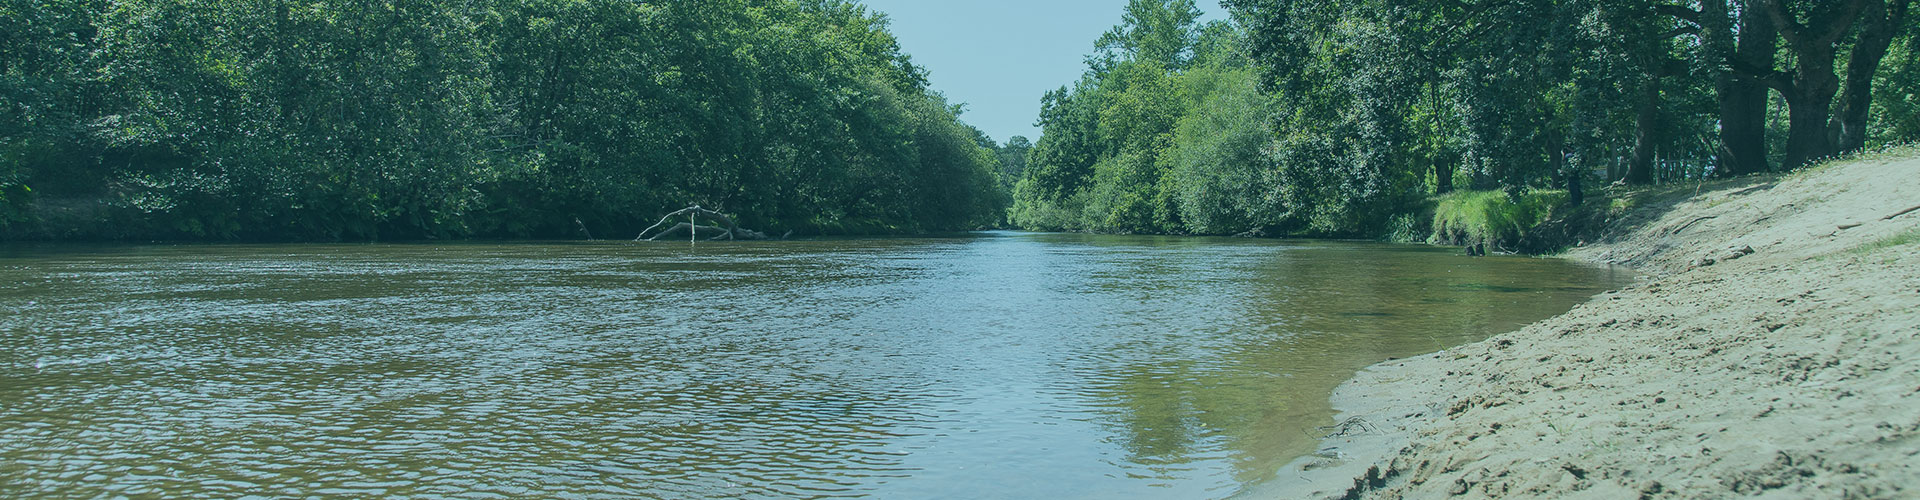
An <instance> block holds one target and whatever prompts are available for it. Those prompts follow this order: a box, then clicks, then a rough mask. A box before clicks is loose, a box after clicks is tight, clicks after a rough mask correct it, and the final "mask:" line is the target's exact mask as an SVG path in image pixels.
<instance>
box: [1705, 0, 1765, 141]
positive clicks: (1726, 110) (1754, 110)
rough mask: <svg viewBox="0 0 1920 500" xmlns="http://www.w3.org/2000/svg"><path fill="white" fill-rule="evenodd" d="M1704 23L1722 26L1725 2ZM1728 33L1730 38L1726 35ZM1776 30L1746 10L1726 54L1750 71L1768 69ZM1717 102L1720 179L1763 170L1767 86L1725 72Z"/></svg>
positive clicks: (1759, 15) (1718, 85)
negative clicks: (1724, 176) (1723, 176)
mask: <svg viewBox="0 0 1920 500" xmlns="http://www.w3.org/2000/svg"><path fill="white" fill-rule="evenodd" d="M1707 4H1709V5H1711V4H1719V6H1720V10H1721V12H1718V13H1717V14H1718V16H1717V17H1713V15H1712V14H1709V15H1708V16H1707V17H1709V18H1710V19H1718V20H1719V22H1722V23H1724V22H1725V20H1726V19H1727V14H1726V13H1725V12H1724V10H1725V3H1724V2H1715V1H1709V2H1707ZM1728 35H1731V34H1730V33H1729V34H1728ZM1779 38H1780V32H1779V31H1778V30H1777V29H1775V27H1774V25H1773V21H1772V20H1770V19H1767V15H1766V14H1765V13H1761V12H1757V11H1756V10H1755V9H1751V8H1749V9H1746V10H1745V11H1743V12H1741V13H1740V36H1739V41H1738V42H1736V43H1735V47H1734V48H1733V53H1732V54H1731V55H1730V56H1729V57H1731V58H1732V59H1733V60H1734V61H1735V62H1736V64H1734V66H1736V67H1738V66H1743V65H1744V66H1745V67H1751V68H1772V67H1773V59H1774V52H1775V49H1776V47H1775V42H1776V41H1778V40H1779ZM1715 89H1716V90H1717V94H1718V97H1719V98H1720V99H1719V100H1720V145H1721V148H1722V149H1721V156H1722V157H1721V161H1720V167H1721V168H1720V173H1721V174H1722V175H1743V174H1754V173H1760V172H1766V171H1767V170H1770V168H1769V165H1768V164H1767V86H1766V84H1765V83H1764V82H1761V81H1760V79H1758V78H1755V77H1754V76H1752V75H1748V74H1745V73H1742V72H1739V71H1725V72H1722V73H1721V74H1720V76H1719V77H1718V79H1717V81H1716V82H1715Z"/></svg>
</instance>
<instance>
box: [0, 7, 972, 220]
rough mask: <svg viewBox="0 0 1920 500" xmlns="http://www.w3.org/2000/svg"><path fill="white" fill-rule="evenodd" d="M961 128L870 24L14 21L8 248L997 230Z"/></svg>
mask: <svg viewBox="0 0 1920 500" xmlns="http://www.w3.org/2000/svg"><path fill="white" fill-rule="evenodd" d="M957 112H958V108H957V107H955V106H952V105H949V104H948V103H946V102H945V100H944V99H943V98H942V97H941V96H939V95H938V94H937V93H934V92H931V91H930V90H929V89H928V84H927V77H926V72H925V71H924V70H923V69H921V68H919V67H917V66H915V65H914V64H913V62H912V61H911V59H910V58H909V57H908V56H907V55H906V54H904V53H903V52H902V51H901V50H900V48H899V46H898V43H897V42H896V41H895V39H894V38H893V36H892V35H891V34H889V33H888V32H887V30H886V21H885V18H884V17H883V16H881V15H878V14H876V13H873V12H870V11H868V10H867V9H866V8H865V7H863V6H861V5H859V4H858V3H855V2H851V1H841V0H698V1H669V2H634V1H628V0H512V1H508V0H463V1H458V2H456V1H448V0H386V1H380V2H370V1H364V0H241V1H213V0H115V1H106V0H3V1H0V237H5V238H8V239H153V238H160V239H211V240H229V239H245V240H322V241H326V240H375V239H419V238H460V237H569V238H570V237H579V236H581V235H582V234H583V233H592V234H596V235H603V236H604V235H620V234H622V233H626V232H632V231H637V230H638V229H639V228H641V227H645V226H646V225H647V224H648V223H651V222H652V218H654V217H657V216H658V215H659V214H661V213H664V212H667V211H670V210H671V209H674V208H679V207H683V206H686V205H689V204H699V205H703V206H706V207H709V208H713V209H716V210H720V211H723V212H726V213H730V214H734V215H736V216H737V218H738V219H739V221H740V223H741V224H742V225H745V226H749V227H754V228H757V229H763V230H797V231H798V232H799V233H801V234H809V233H843V232H860V233H876V232H904V231H939V230H960V229H972V228H978V227H983V226H990V225H994V224H998V223H999V221H1000V220H1001V219H1002V217H1003V214H1004V207H1005V206H1006V205H1007V203H1008V200H1007V197H1006V194H1005V190H1004V189H1003V188H1002V187H1001V186H1002V185H1003V184H1005V183H1006V181H1004V180H1003V179H1002V178H1001V173H1000V172H999V169H1000V168H1001V164H1002V162H1001V161H1000V160H999V159H998V158H997V157H996V151H995V150H993V149H989V148H984V147H982V144H981V141H980V140H979V138H980V137H982V135H981V134H980V133H979V131H977V130H974V129H973V128H972V127H969V126H967V125H966V124H964V123H962V122H961V121H959V120H958V119H957V118H956V114H957ZM776 234H778V233H776Z"/></svg>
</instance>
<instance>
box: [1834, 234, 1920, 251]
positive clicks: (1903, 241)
mask: <svg viewBox="0 0 1920 500" xmlns="http://www.w3.org/2000/svg"><path fill="white" fill-rule="evenodd" d="M1916 243H1920V229H1911V230H1908V231H1907V232H1904V233H1900V234H1896V235H1893V236H1888V237H1885V238H1881V239H1879V240H1875V241H1872V242H1868V243H1866V244H1863V245H1860V246H1857V247H1853V248H1849V249H1847V253H1850V254H1853V255H1867V254H1871V253H1874V252H1878V251H1881V250H1886V249H1889V248H1894V247H1903V246H1907V245H1913V244H1916Z"/></svg>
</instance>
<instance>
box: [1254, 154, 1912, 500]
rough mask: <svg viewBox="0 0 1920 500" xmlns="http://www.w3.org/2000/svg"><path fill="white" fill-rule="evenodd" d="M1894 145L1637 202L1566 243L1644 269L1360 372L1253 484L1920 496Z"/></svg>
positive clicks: (1513, 493) (1906, 257)
mask: <svg viewBox="0 0 1920 500" xmlns="http://www.w3.org/2000/svg"><path fill="white" fill-rule="evenodd" d="M1887 156H1890V158H1888V157H1883V158H1879V159H1867V160H1855V161H1850V162H1841V163H1837V164H1830V165H1827V166H1822V167H1816V168H1814V169H1810V170H1807V171H1804V172H1799V173H1795V174H1789V175H1785V176H1776V177H1771V178H1755V179H1748V180H1745V181H1737V182H1732V183H1721V184H1719V185H1716V187H1715V188H1713V189H1704V190H1703V191H1702V192H1699V193H1698V194H1692V195H1687V196H1678V197H1675V198H1674V199H1673V200H1670V201H1668V202H1666V203H1662V204H1657V205H1655V206H1649V207H1643V208H1641V209H1637V210H1636V211H1635V212H1634V213H1632V214H1630V215H1628V216H1626V217H1623V218H1621V219H1620V220H1619V221H1618V222H1617V223H1616V225H1615V226H1613V227H1611V228H1609V229H1608V230H1607V231H1606V234H1605V235H1604V236H1603V237H1602V238H1601V241H1599V242H1597V243H1594V244H1590V245H1587V246H1585V247H1583V248H1578V249H1575V250H1573V251H1570V252H1568V255H1567V256H1568V257H1571V258H1576V259H1584V260H1589V261H1594V262H1607V263H1617V264H1624V265H1628V266H1631V267H1633V268H1635V269H1638V270H1640V271H1642V272H1644V273H1646V274H1647V276H1646V277H1645V278H1643V279H1642V280H1641V282H1640V283H1638V284H1636V285H1633V286H1630V287H1628V288H1626V289H1623V290H1619V291H1616V292H1610V293H1606V294H1602V295H1600V296H1597V297H1595V298H1593V299H1592V300H1590V301H1589V302H1587V303H1585V304H1582V305H1579V306H1576V307H1575V308H1574V309H1573V310H1571V311H1569V312H1567V313H1566V314H1563V315H1561V316H1557V317H1554V318H1551V319H1548V320H1544V321H1541V322H1539V323H1535V324H1533V325H1529V326H1527V327H1525V328H1523V329H1521V330H1519V331H1516V332H1511V333H1507V334H1502V335H1498V336H1495V337H1493V338H1490V339H1488V340H1486V341H1483V342H1479V343H1475V344H1469V345H1466V346H1462V347H1459V348H1455V349H1450V350H1447V351H1442V352H1439V353H1434V354H1429V355H1426V356H1420V357H1415V358H1410V359H1405V360H1396V361H1389V362H1386V363H1381V364H1379V365H1375V366H1373V367H1370V368H1368V369H1366V370H1364V371H1362V372H1361V373H1359V374H1358V375H1356V376H1355V378H1354V379H1352V380H1350V381H1348V382H1347V383H1345V384H1343V385H1342V386H1341V387H1340V388H1339V389H1338V390H1336V391H1335V393H1334V396H1333V398H1332V402H1333V405H1334V407H1335V408H1337V409H1339V410H1340V411H1341V413H1340V415H1338V416H1337V417H1336V419H1337V420H1338V421H1339V423H1340V425H1338V426H1336V427H1335V430H1336V432H1335V433H1334V435H1332V436H1329V437H1328V439H1327V440H1326V441H1325V442H1323V443H1322V446H1321V451H1320V453H1318V454H1316V455H1314V456H1309V457H1305V458H1302V459H1300V460H1296V461H1295V462H1293V463H1292V464H1289V465H1288V466H1287V467H1286V468H1284V469H1283V470H1282V471H1281V472H1280V473H1279V475H1278V476H1277V477H1276V478H1275V479H1274V480H1273V481H1271V482H1269V483H1266V484H1262V485H1260V486H1258V487H1256V488H1254V489H1252V490H1250V491H1247V492H1245V493H1244V494H1243V496H1247V497H1264V498H1451V497H1459V498H1703V497H1704V498H1724V497H1736V496H1738V497H1758V498H1920V243H1915V242H1914V240H1915V238H1914V236H1915V235H1916V234H1920V211H1914V212H1907V213H1904V214H1900V215H1897V216H1895V215H1894V214H1897V213H1900V212H1902V211H1903V210H1905V209H1908V208H1912V207H1914V206H1920V182H1917V181H1916V179H1920V155H1915V154H1913V152H1912V150H1911V149H1909V150H1907V151H1906V152H1904V153H1902V154H1896V155H1887ZM1703 187H1704V186H1703Z"/></svg>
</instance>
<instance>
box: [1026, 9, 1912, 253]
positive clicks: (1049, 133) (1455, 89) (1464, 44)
mask: <svg viewBox="0 0 1920 500" xmlns="http://www.w3.org/2000/svg"><path fill="white" fill-rule="evenodd" d="M1223 3H1224V4H1226V5H1227V6H1228V7H1229V8H1230V10H1231V11H1232V12H1233V14H1234V18H1235V22H1234V23H1231V24H1228V23H1213V24H1209V25H1204V26H1203V25H1199V24H1198V23H1197V21H1196V16H1194V15H1192V14H1193V10H1192V3H1191V2H1190V1H1185V0H1133V1H1132V2H1130V4H1129V5H1128V7H1127V8H1126V11H1125V15H1124V17H1123V18H1122V21H1121V24H1120V25H1119V26H1117V27H1116V28H1114V30H1113V31H1110V32H1109V33H1107V34H1106V35H1105V36H1103V37H1101V38H1100V40H1099V42H1098V44H1097V45H1096V47H1097V50H1096V52H1095V53H1094V54H1093V55H1092V56H1090V57H1089V68H1088V71H1087V73H1086V74H1085V76H1083V77H1082V79H1081V80H1080V81H1079V82H1077V83H1076V84H1075V85H1073V86H1072V87H1071V88H1062V89H1060V90H1057V91H1055V92H1053V93H1050V94H1048V95H1047V97H1046V99H1045V100H1044V103H1043V110H1042V112H1041V116H1040V121H1041V123H1042V125H1043V127H1044V130H1045V134H1044V135H1042V136H1041V138H1040V140H1039V141H1038V143H1037V144H1036V145H1035V147H1034V149H1033V152H1032V154H1031V155H1030V156H1029V158H1028V163H1027V165H1026V167H1027V168H1026V169H1025V172H1026V176H1025V177H1024V178H1023V179H1022V180H1021V181H1020V183H1019V184H1018V185H1017V186H1016V190H1015V200H1014V209H1013V211H1012V214H1011V220H1012V221H1013V222H1014V223H1016V224H1018V225H1022V226H1025V227H1031V228H1046V229H1077V230H1097V231H1118V232H1169V233H1198V234H1232V233H1240V232H1248V233H1253V234H1261V233H1265V234H1328V235H1371V234H1381V233H1384V232H1387V231H1390V230H1396V229H1402V228H1403V227H1394V226H1404V225H1405V224H1404V221H1405V220H1406V217H1408V216H1412V215H1415V214H1419V213H1421V212H1422V211H1424V210H1427V207H1430V206H1431V205H1430V204H1431V203H1432V200H1433V199H1435V198H1434V197H1435V196H1437V195H1442V194H1446V193H1447V192H1449V191H1452V190H1454V189H1459V188H1464V189H1472V190H1477V191H1504V192H1506V193H1507V195H1508V196H1509V197H1510V198H1511V199H1513V200H1515V201H1519V200H1522V199H1528V200H1542V199H1565V200H1566V202H1568V203H1573V204H1578V203H1580V202H1581V199H1582V194H1583V189H1584V188H1583V186H1595V185H1600V184H1604V183H1610V182H1622V183H1627V184H1648V183H1655V182H1666V181H1673V180H1679V179H1697V178H1701V177H1703V176H1709V175H1735V174H1742V173H1752V172H1764V171H1770V170H1779V169H1784V168H1793V167H1797V166H1800V165H1804V164H1806V163H1808V162H1811V161H1813V160H1814V159H1816V158H1821V157H1826V156H1831V155H1835V154H1841V153H1846V152H1851V151H1855V150H1859V149H1861V148H1863V147H1866V146H1867V145H1868V144H1869V143H1888V142H1900V141H1911V140H1916V139H1920V134H1915V133H1914V131H1915V129H1916V125H1915V122H1914V120H1913V119H1912V118H1910V117H1911V116H1914V114H1915V113H1914V110H1915V109H1917V108H1916V104H1915V101H1914V99H1913V95H1914V89H1915V88H1916V87H1920V81H1916V78H1915V74H1916V72H1915V67H1916V61H1915V59H1914V57H1915V56H1914V52H1913V50H1912V47H1913V44H1914V43H1915V42H1914V40H1915V38H1916V35H1915V33H1913V32H1914V31H1916V30H1914V29H1912V24H1913V21H1912V17H1910V16H1909V14H1908V11H1909V10H1910V8H1909V7H1910V4H1911V3H1912V2H1911V0H1844V1H1833V2H1825V1H1818V2H1816V1H1794V0H1686V1H1683V0H1554V1H1533V2H1509V1H1497V0H1494V1H1401V0H1391V1H1390V0H1337V1H1304V0H1227V1H1225V2H1223ZM1883 60H1884V62H1883ZM1254 82H1257V87H1256V86H1255V83H1254ZM1256 88H1257V90H1258V91H1257V92H1256V91H1254V89H1256ZM1770 92H1771V94H1770ZM1537 190H1565V191H1566V192H1565V193H1563V194H1561V195H1554V196H1549V197H1539V196H1530V195H1527V193H1529V192H1532V191H1537ZM1556 192H1558V191H1556ZM1567 195H1570V196H1567ZM1477 199H1483V198H1477Z"/></svg>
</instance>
